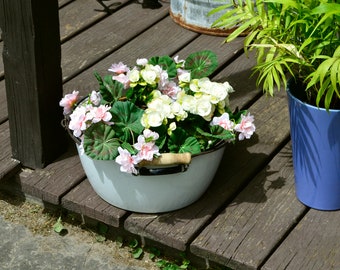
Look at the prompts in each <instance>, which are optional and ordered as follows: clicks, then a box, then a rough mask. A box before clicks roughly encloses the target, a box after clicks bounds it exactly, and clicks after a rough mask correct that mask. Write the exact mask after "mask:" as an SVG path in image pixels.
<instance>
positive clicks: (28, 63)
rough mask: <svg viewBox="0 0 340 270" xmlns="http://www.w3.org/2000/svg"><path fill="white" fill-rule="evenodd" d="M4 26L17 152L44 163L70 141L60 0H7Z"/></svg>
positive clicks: (31, 163) (27, 162)
mask: <svg viewBox="0 0 340 270" xmlns="http://www.w3.org/2000/svg"><path fill="white" fill-rule="evenodd" d="M0 27H1V28H2V37H3V40H4V50H3V61H4V66H5V69H6V80H5V83H6V94H7V102H8V113H9V116H10V122H9V123H10V130H11V133H10V134H11V145H12V152H13V157H14V158H16V159H18V160H20V161H21V162H22V164H23V165H24V166H28V167H32V168H37V167H40V168H41V167H44V166H45V165H46V164H48V163H49V162H51V161H52V160H53V159H55V158H56V157H57V156H59V155H60V154H61V153H62V152H63V151H64V147H63V145H65V143H64V142H65V141H66V140H65V138H66V137H65V136H64V132H63V130H62V128H61V127H60V125H58V123H60V120H61V119H62V113H61V112H60V110H59V106H58V102H59V100H60V98H61V96H62V85H61V67H60V57H61V54H60V45H59V43H60V42H59V24H58V2H57V1H56V0H54V1H44V0H30V1H28V0H1V1H0ZM54 141H58V142H59V143H58V144H56V143H51V142H54Z"/></svg>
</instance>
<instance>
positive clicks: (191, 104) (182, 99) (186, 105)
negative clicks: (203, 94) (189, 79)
mask: <svg viewBox="0 0 340 270" xmlns="http://www.w3.org/2000/svg"><path fill="white" fill-rule="evenodd" d="M177 97H178V99H177V101H178V102H179V103H180V104H181V105H182V108H183V109H184V110H186V111H187V112H193V111H195V109H196V99H195V98H194V97H193V96H190V95H187V94H181V95H178V96H177Z"/></svg>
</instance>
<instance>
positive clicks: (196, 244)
mask: <svg viewBox="0 0 340 270" xmlns="http://www.w3.org/2000/svg"><path fill="white" fill-rule="evenodd" d="M292 166H293V165H292V158H291V148H290V145H289V146H286V147H285V148H283V150H282V151H281V152H280V153H279V154H277V155H276V156H275V158H274V159H273V160H272V161H271V162H270V163H269V165H268V166H267V167H266V168H265V169H263V170H262V171H261V172H260V173H259V174H258V175H257V176H256V177H255V178H254V180H253V181H252V182H251V183H250V184H249V185H248V186H247V187H246V188H245V189H244V190H243V191H242V192H241V193H240V195H238V196H237V197H236V198H235V199H234V200H233V201H232V202H231V203H230V204H229V205H228V206H227V207H226V208H225V209H223V210H222V212H221V214H219V215H218V216H217V217H216V218H215V219H214V220H213V221H212V222H211V223H210V224H209V225H208V226H207V227H206V228H205V229H204V231H203V232H202V233H201V234H200V235H199V236H198V237H197V238H196V239H195V240H194V241H193V243H192V244H191V246H190V250H191V251H192V252H193V253H194V254H195V255H197V256H200V257H203V258H207V259H209V260H212V261H214V262H217V263H219V264H222V265H225V266H228V267H230V268H232V269H258V267H260V265H261V264H263V262H264V261H265V259H266V258H267V257H268V256H269V255H270V254H271V252H272V251H273V250H274V249H275V248H276V246H277V244H278V243H279V242H280V241H281V239H282V238H284V236H285V235H286V234H287V232H289V230H290V229H291V228H292V227H293V226H294V225H295V223H296V222H297V220H299V219H300V217H301V216H302V215H303V214H304V212H305V210H306V207H305V206H304V205H302V204H301V203H300V202H299V201H298V200H297V199H296V196H295V189H294V172H293V167H292ZM273 269H278V268H273ZM295 269H308V268H295Z"/></svg>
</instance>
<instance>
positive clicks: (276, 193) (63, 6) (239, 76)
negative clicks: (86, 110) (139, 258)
mask: <svg viewBox="0 0 340 270" xmlns="http://www.w3.org/2000/svg"><path fill="white" fill-rule="evenodd" d="M106 3H108V4H112V5H111V8H112V9H114V12H113V13H112V14H111V15H108V14H106V13H105V12H101V11H97V10H101V9H102V8H101V6H100V5H99V4H98V3H97V2H96V1H94V0H77V1H72V0H59V4H60V12H59V14H60V24H61V25H60V30H61V41H62V69H63V80H64V92H65V93H68V92H70V91H72V90H75V89H77V90H79V91H80V92H81V93H84V94H85V93H87V92H88V91H90V90H92V89H97V84H96V80H95V79H94V77H93V71H95V70H96V71H98V72H99V73H101V74H105V73H106V72H107V69H108V67H109V66H110V65H111V64H112V63H115V62H118V61H124V62H125V63H126V64H128V65H133V64H134V61H135V59H136V58H139V57H150V56H154V55H164V54H168V55H172V56H174V55H177V54H178V55H179V56H180V57H181V58H185V57H186V56H187V55H188V54H189V53H191V52H193V51H197V50H202V49H210V50H213V51H214V52H216V53H217V55H218V59H219V62H220V66H219V68H218V72H216V73H215V74H214V79H215V80H219V81H222V80H228V81H229V82H230V83H231V85H232V86H233V87H234V88H235V90H236V92H235V93H233V94H232V95H231V104H232V105H234V106H236V105H237V106H239V107H244V108H248V107H249V110H250V111H251V113H252V114H254V115H255V118H256V122H255V123H256V127H257V132H256V136H254V137H253V138H252V139H251V140H249V141H244V142H242V143H238V144H236V145H228V146H227V149H226V151H225V154H224V158H223V160H222V163H221V165H220V168H219V170H218V172H217V174H216V177H215V179H214V181H213V183H212V185H211V186H210V187H209V189H208V191H207V192H206V193H205V194H204V195H203V197H202V198H201V199H200V200H198V201H197V202H196V203H194V204H192V205H191V206H189V207H186V208H184V209H181V210H179V211H174V212H171V213H165V214H160V215H154V214H153V215H146V214H135V213H130V212H127V211H124V210H121V209H117V208H115V207H113V206H111V205H109V204H107V203H106V202H104V201H103V200H102V199H100V198H99V197H98V196H97V195H96V194H95V192H94V191H93V190H92V188H91V186H90V184H89V182H88V181H87V179H86V176H85V174H84V172H83V169H82V167H81V164H80V161H79V158H78V156H77V155H76V152H75V147H74V145H72V143H70V147H69V151H68V152H67V153H65V154H64V155H63V156H61V157H60V158H59V159H58V160H56V161H55V162H53V163H52V164H50V165H48V166H47V167H46V168H45V169H39V170H29V169H25V168H21V166H20V163H19V162H17V161H15V160H13V159H11V147H10V141H9V136H10V134H9V125H8V113H7V105H6V93H5V82H4V72H3V63H2V60H0V104H1V107H0V124H1V125H0V145H1V152H0V187H1V188H8V187H10V188H13V190H14V188H16V189H19V190H20V191H21V192H22V193H24V194H26V195H29V196H33V197H35V198H37V199H40V200H42V201H43V202H45V203H47V204H52V205H56V206H60V207H62V208H64V209H67V210H69V211H73V212H76V213H79V214H81V215H84V216H87V217H89V218H92V219H95V220H97V221H100V222H104V223H106V224H108V225H110V226H112V227H114V228H117V230H120V231H122V230H123V231H125V232H127V233H131V234H135V235H138V236H140V238H141V239H142V242H148V241H151V242H152V243H156V244H157V243H158V244H160V245H162V246H163V247H164V248H168V249H169V250H172V251H186V252H187V253H188V254H189V256H190V257H192V258H194V259H196V262H197V263H200V265H202V264H201V263H202V262H204V263H205V265H207V266H209V265H215V264H216V265H223V266H228V267H230V268H232V269H273V270H277V269H292V270H296V269H304V270H309V269H324V270H328V269H340V226H339V224H340V212H339V211H333V212H321V211H316V210H313V209H309V208H307V207H306V206H304V205H302V204H301V203H300V202H299V201H298V200H297V199H296V197H295V189H294V174H293V168H292V159H291V148H290V140H289V121H288V111H287V107H288V106H287V101H286V94H285V92H284V91H281V92H280V93H278V94H277V95H276V96H275V97H274V98H269V97H266V96H263V95H262V91H261V90H260V89H257V88H256V87H255V79H254V78H252V77H250V75H251V73H252V71H251V67H252V66H253V65H254V57H253V56H252V55H250V56H249V58H248V57H246V56H245V55H244V54H243V51H242V45H243V43H242V41H243V40H242V38H240V39H237V40H236V41H234V42H232V43H230V44H228V45H226V44H224V45H222V41H223V38H222V37H214V36H207V35H201V34H198V33H194V32H190V31H188V30H185V29H183V28H181V27H180V26H178V25H176V24H175V23H174V22H173V21H172V20H171V18H170V17H169V14H168V9H169V4H168V3H165V2H162V4H163V7H162V8H160V9H156V10H152V9H142V6H141V5H140V4H138V3H136V1H127V0H121V1H120V2H115V1H109V2H106ZM2 46H3V44H2V42H1V41H0V50H1V48H2ZM51 143H57V142H51ZM201 267H202V266H201ZM202 268H203V267H202Z"/></svg>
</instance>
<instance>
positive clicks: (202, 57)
mask: <svg viewBox="0 0 340 270" xmlns="http://www.w3.org/2000/svg"><path fill="white" fill-rule="evenodd" d="M217 66H218V62H217V56H216V54H215V53H213V52H212V51H208V50H206V51H200V52H195V53H192V54H190V55H189V56H188V57H187V59H186V60H185V66H184V68H185V69H186V70H190V71H191V79H199V78H203V77H207V76H209V75H211V74H212V73H213V72H214V71H215V69H216V68H217Z"/></svg>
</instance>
